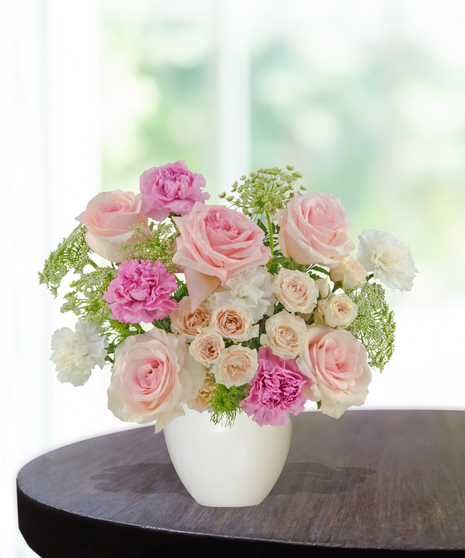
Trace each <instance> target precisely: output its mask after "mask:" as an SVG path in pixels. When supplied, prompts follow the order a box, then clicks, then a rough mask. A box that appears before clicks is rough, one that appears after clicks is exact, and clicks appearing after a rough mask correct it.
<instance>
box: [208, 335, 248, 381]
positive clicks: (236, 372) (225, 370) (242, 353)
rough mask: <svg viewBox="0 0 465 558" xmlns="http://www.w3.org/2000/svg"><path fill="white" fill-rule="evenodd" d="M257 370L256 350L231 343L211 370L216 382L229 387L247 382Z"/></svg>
mask: <svg viewBox="0 0 465 558" xmlns="http://www.w3.org/2000/svg"><path fill="white" fill-rule="evenodd" d="M257 370H258V356H257V351H256V350H255V349H249V348H248V347H243V346H242V345H232V346H231V347H228V348H227V349H224V351H222V353H221V355H220V357H219V358H218V360H217V361H216V362H215V364H214V365H213V368H212V370H211V371H212V374H213V375H214V376H215V380H216V381H217V383H218V384H223V385H225V386H226V387H227V388H230V387H232V386H243V385H244V384H248V383H249V382H250V381H251V380H252V378H253V377H254V376H255V373H256V372H257Z"/></svg>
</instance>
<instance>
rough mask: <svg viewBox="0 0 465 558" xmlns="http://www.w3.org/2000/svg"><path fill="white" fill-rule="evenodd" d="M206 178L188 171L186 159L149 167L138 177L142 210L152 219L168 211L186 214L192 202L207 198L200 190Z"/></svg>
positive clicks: (162, 217) (158, 218)
mask: <svg viewBox="0 0 465 558" xmlns="http://www.w3.org/2000/svg"><path fill="white" fill-rule="evenodd" d="M204 187H205V178H204V177H203V176H202V175H201V174H197V173H195V172H191V171H190V170H189V169H188V168H187V166H186V162H185V161H177V162H176V163H170V164H168V165H162V166H161V167H152V168H151V169H148V170H146V171H145V172H143V173H142V175H141V177H140V191H141V194H142V200H143V209H144V211H145V212H146V213H147V215H148V216H149V217H151V218H152V219H155V221H163V220H164V219H166V218H167V217H168V216H169V214H170V213H176V215H187V214H188V213H190V211H191V209H192V208H193V206H194V203H195V202H204V201H206V200H208V199H210V194H208V193H207V192H202V191H201V190H202V188H204Z"/></svg>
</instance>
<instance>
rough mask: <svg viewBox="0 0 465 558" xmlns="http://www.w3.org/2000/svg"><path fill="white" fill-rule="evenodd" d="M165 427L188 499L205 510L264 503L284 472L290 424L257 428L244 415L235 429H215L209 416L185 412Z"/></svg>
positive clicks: (176, 467)
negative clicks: (205, 507) (204, 507)
mask: <svg viewBox="0 0 465 558" xmlns="http://www.w3.org/2000/svg"><path fill="white" fill-rule="evenodd" d="M185 411H186V415H185V416H182V417H178V418H176V419H174V420H173V421H172V422H170V423H169V424H168V425H167V426H165V428H164V434H165V441H166V445H167V447H168V451H169V454H170V457H171V461H172V463H173V465H174V468H175V469H176V472H177V473H178V475H179V478H180V479H181V481H182V483H183V484H184V486H185V488H186V489H187V491H188V492H189V494H190V495H191V496H192V497H193V498H194V499H195V500H196V502H197V503H199V504H201V505H202V506H211V507H243V506H255V505H257V504H260V503H261V502H262V501H263V500H264V499H265V498H266V497H267V496H268V494H269V493H270V492H271V490H272V488H273V486H274V485H275V483H276V481H277V480H278V477H279V475H280V474H281V471H282V469H283V467H284V463H285V461H286V458H287V454H288V452H289V446H290V444H291V437H292V422H291V421H289V423H288V424H285V425H284V426H262V427H260V426H258V424H257V423H256V422H254V421H253V420H252V419H251V418H250V417H249V416H248V415H246V414H245V413H240V414H238V415H237V417H236V420H235V421H234V424H233V426H232V427H229V426H222V425H220V424H218V425H215V424H213V423H212V422H211V421H210V414H209V413H208V411H205V412H203V413H198V412H197V411H193V410H191V409H188V408H185Z"/></svg>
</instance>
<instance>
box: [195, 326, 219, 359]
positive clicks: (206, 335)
mask: <svg viewBox="0 0 465 558" xmlns="http://www.w3.org/2000/svg"><path fill="white" fill-rule="evenodd" d="M223 349H224V340H223V337H222V336H221V335H220V334H219V333H218V332H217V331H215V330H214V329H212V328H210V327H207V328H206V329H202V330H201V331H200V333H199V334H198V335H197V337H196V338H195V339H194V340H193V341H192V343H191V344H190V346H189V352H190V354H191V356H193V357H194V358H195V360H196V361H197V362H200V363H201V364H211V363H213V362H215V360H217V358H218V357H219V356H220V354H221V351H222V350H223Z"/></svg>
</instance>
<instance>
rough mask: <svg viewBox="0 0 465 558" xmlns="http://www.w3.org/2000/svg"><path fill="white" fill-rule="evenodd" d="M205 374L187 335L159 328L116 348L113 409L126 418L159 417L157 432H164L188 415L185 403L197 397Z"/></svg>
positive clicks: (111, 396)
mask: <svg viewBox="0 0 465 558" xmlns="http://www.w3.org/2000/svg"><path fill="white" fill-rule="evenodd" d="M205 376H206V369H205V368H204V367H203V366H202V365H201V364H199V363H197V362H195V360H194V359H193V358H192V357H191V356H190V355H189V353H188V350H187V344H186V338H185V337H184V336H182V335H174V334H172V333H165V332H164V331H162V330H161V329H158V328H156V327H154V328H153V329H151V330H150V331H148V332H147V333H143V334H141V335H132V336H131V337H127V338H126V339H125V340H124V341H123V342H122V343H121V344H120V345H118V347H117V348H116V351H115V364H114V366H113V374H112V377H111V383H110V387H109V388H108V408H109V409H110V410H111V412H112V413H113V414H114V415H115V416H116V417H117V418H119V419H120V420H123V421H125V422H137V423H139V424H146V423H148V422H152V421H154V420H156V421H157V425H156V428H155V432H160V430H162V428H164V427H165V426H166V425H167V424H168V422H170V421H171V420H173V419H174V418H176V417H177V416H180V415H184V414H185V413H184V410H183V404H184V403H187V402H188V401H190V400H192V399H195V398H196V397H197V396H198V394H199V390H200V389H201V388H202V385H203V383H204V381H205Z"/></svg>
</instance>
